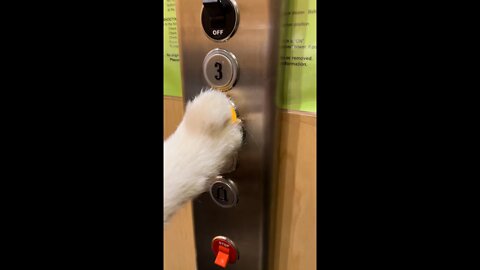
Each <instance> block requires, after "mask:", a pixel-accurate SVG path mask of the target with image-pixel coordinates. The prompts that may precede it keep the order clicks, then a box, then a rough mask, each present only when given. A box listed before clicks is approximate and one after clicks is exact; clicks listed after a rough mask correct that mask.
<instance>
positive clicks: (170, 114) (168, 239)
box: [163, 97, 196, 270]
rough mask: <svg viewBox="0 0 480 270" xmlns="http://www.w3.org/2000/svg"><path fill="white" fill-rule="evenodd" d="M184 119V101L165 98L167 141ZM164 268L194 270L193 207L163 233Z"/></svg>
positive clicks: (184, 209) (177, 215)
mask: <svg viewBox="0 0 480 270" xmlns="http://www.w3.org/2000/svg"><path fill="white" fill-rule="evenodd" d="M182 117H183V99H182V98H177V97H164V99H163V128H164V131H163V138H164V139H166V138H167V137H168V136H170V135H171V134H172V133H173V132H174V131H175V129H176V128H177V126H178V124H180V121H182ZM163 236H164V239H163V258H164V262H163V268H164V269H167V270H194V269H196V262H195V257H196V255H195V243H194V236H193V219H192V205H191V203H187V204H185V206H183V207H182V208H181V209H180V210H179V211H178V212H177V213H175V215H174V216H173V217H172V219H171V220H170V222H169V223H168V224H166V225H165V228H164V231H163Z"/></svg>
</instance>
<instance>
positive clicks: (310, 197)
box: [164, 97, 317, 270]
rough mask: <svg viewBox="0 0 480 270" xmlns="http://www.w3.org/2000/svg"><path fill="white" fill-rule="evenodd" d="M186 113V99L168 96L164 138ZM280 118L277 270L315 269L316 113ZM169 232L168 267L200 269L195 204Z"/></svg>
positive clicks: (182, 212)
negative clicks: (195, 234) (196, 255)
mask: <svg viewBox="0 0 480 270" xmlns="http://www.w3.org/2000/svg"><path fill="white" fill-rule="evenodd" d="M182 117H183V101H182V99H181V98H176V97H164V138H167V136H168V135H170V134H171V133H172V132H173V131H175V129H176V127H177V125H178V124H179V123H180V121H181V119H182ZM281 121H282V123H281V124H282V127H281V134H280V149H279V155H280V156H279V162H280V164H279V179H278V185H277V193H278V195H277V207H276V209H277V212H276V224H275V232H274V235H275V239H274V241H275V247H274V250H273V252H274V256H275V257H274V265H273V266H274V267H273V269H275V270H292V269H306V270H309V269H316V264H317V261H316V132H317V128H316V115H315V114H308V113H301V112H292V111H282V120H281ZM164 237H165V238H164V259H165V262H164V269H166V270H193V269H195V246H194V235H193V220H192V207H191V204H190V203H189V204H186V205H185V207H183V208H182V209H181V210H180V211H179V212H178V213H176V214H175V216H174V217H173V218H172V220H171V222H170V223H169V224H167V225H166V226H165V229H164ZM179 254H182V256H181V257H180V256H179Z"/></svg>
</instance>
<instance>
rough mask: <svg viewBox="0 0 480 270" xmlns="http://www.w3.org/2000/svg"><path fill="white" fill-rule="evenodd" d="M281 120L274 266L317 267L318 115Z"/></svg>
mask: <svg viewBox="0 0 480 270" xmlns="http://www.w3.org/2000/svg"><path fill="white" fill-rule="evenodd" d="M281 121H282V122H281V134H280V149H279V163H280V164H279V174H278V183H277V205H276V223H275V233H274V234H275V239H274V241H275V247H274V248H273V249H274V251H273V252H274V265H273V266H274V267H273V269H275V270H291V269H306V270H309V269H316V265H317V261H316V252H317V251H316V244H317V243H316V220H317V219H316V185H317V183H316V181H317V179H316V147H317V145H316V134H317V127H316V115H315V114H308V113H301V112H291V111H283V112H282V120H281Z"/></svg>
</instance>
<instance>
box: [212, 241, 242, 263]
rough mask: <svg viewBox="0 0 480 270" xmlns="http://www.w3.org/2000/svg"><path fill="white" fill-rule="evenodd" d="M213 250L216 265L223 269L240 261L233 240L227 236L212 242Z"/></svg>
mask: <svg viewBox="0 0 480 270" xmlns="http://www.w3.org/2000/svg"><path fill="white" fill-rule="evenodd" d="M212 250H213V253H214V254H215V256H216V258H215V264H216V265H218V266H221V267H223V268H226V267H227V264H229V263H235V262H236V261H237V260H238V257H239V256H238V250H237V248H236V247H235V244H234V243H233V241H232V240H230V239H228V238H227V237H225V236H217V237H215V238H213V240H212Z"/></svg>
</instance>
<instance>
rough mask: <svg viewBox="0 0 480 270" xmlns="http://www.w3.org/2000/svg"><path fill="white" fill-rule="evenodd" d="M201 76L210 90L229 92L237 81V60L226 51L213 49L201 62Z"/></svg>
mask: <svg viewBox="0 0 480 270" xmlns="http://www.w3.org/2000/svg"><path fill="white" fill-rule="evenodd" d="M203 76H204V77H205V80H206V81H207V83H208V84H209V85H210V86H211V87H212V88H214V89H218V90H221V91H227V90H230V89H231V88H232V87H233V85H235V82H236V81H237V76H238V63H237V59H236V58H235V56H234V55H233V54H232V53H230V52H228V51H226V50H223V49H213V50H211V51H210V52H209V53H208V54H207V56H205V59H204V60H203Z"/></svg>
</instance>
